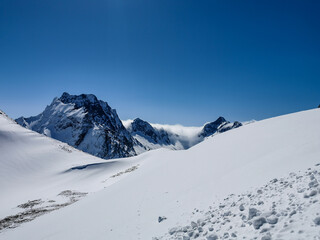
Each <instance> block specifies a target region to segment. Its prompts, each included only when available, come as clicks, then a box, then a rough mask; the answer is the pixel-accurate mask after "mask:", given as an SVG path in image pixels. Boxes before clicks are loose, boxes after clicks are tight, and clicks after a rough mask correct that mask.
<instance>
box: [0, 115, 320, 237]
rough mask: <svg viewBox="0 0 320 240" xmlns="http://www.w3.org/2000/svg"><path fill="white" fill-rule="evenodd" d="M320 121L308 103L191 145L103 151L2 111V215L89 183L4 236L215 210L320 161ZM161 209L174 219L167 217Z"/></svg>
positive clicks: (141, 233)
mask: <svg viewBox="0 0 320 240" xmlns="http://www.w3.org/2000/svg"><path fill="white" fill-rule="evenodd" d="M319 122H320V110H319V109H314V110H309V111H303V112H298V113H294V114H289V115H284V116H280V117H276V118H271V119H267V120H263V121H257V122H254V123H252V124H248V125H245V126H242V127H240V128H236V129H233V130H232V131H228V132H225V133H223V134H218V135H216V136H215V137H213V138H208V139H207V140H206V141H204V142H202V143H200V144H198V145H196V146H194V147H192V148H190V149H188V150H185V151H168V150H166V149H158V150H154V151H150V152H146V153H143V154H141V155H139V156H136V157H131V158H125V159H118V160H117V159H116V160H112V161H105V160H100V159H99V158H95V157H93V156H90V155H88V154H85V153H82V152H80V151H77V150H75V149H73V148H71V147H69V146H68V145H66V144H63V143H61V142H58V141H55V140H52V139H50V138H47V137H44V136H42V135H39V134H37V133H34V132H32V131H29V130H27V129H24V128H22V127H20V126H18V125H17V124H15V123H14V122H12V121H10V120H8V119H7V118H6V117H5V116H4V115H0V156H1V157H0V190H1V193H2V197H1V198H0V203H1V208H0V214H1V218H4V217H5V216H9V215H13V214H16V213H17V212H19V211H20V210H19V209H18V208H17V207H16V206H17V205H18V204H22V203H25V202H26V201H27V200H35V199H39V198H40V199H42V200H44V201H46V200H48V199H50V200H57V201H58V200H59V199H58V198H59V197H58V196H57V195H58V194H59V193H60V192H61V191H63V190H75V191H81V192H89V194H88V195H87V196H86V197H84V198H82V199H81V200H80V201H78V202H75V203H73V204H72V205H69V206H66V207H64V208H61V209H59V210H57V211H53V212H50V213H48V214H45V215H42V216H40V217H38V218H36V219H35V220H33V221H31V222H27V223H23V224H21V225H20V226H18V227H17V228H14V229H5V230H3V231H2V232H0V239H6V240H10V239H15V240H18V239H35V240H36V239H47V240H49V239H59V240H60V239H77V240H79V239H117V240H122V239H126V240H127V239H152V237H158V236H166V234H167V232H168V229H170V228H172V227H175V226H178V225H180V226H185V225H188V224H190V220H195V221H196V220H197V219H198V218H199V217H202V216H203V212H201V211H199V212H196V213H192V212H194V209H203V210H207V209H208V208H209V206H211V205H212V204H213V203H215V202H221V201H222V202H223V198H225V197H226V196H228V195H229V194H241V193H243V192H246V191H249V190H252V189H256V188H257V187H259V186H262V185H264V184H266V183H268V182H269V181H270V180H271V179H273V178H279V177H283V176H286V175H288V174H289V173H290V172H298V171H300V170H302V171H304V170H306V169H307V168H309V167H311V166H314V165H315V164H317V163H319V162H320V147H319V146H320V124H319ZM87 164H91V165H89V166H87V167H81V166H83V165H87ZM77 166H80V167H78V169H74V170H72V169H71V168H74V167H77ZM279 194H280V193H279ZM306 214H315V213H314V211H309V212H306ZM159 216H164V217H166V220H164V221H162V222H160V223H159V222H158V217H159ZM297 221H299V219H298V220H297ZM300 221H303V220H300ZM319 228H320V226H319ZM305 231H308V228H305ZM318 232H319V230H318ZM165 239H166V238H165ZM212 239H214V238H212ZM281 239H299V237H296V238H295V237H292V236H290V237H289V236H287V235H285V234H283V235H282V236H281Z"/></svg>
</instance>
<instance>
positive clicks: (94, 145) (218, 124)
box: [16, 92, 242, 159]
mask: <svg viewBox="0 0 320 240" xmlns="http://www.w3.org/2000/svg"><path fill="white" fill-rule="evenodd" d="M16 122H17V123H18V124H20V125H21V126H23V127H26V128H28V129H31V130H34V131H36V132H38V133H41V134H44V135H46V136H49V137H52V138H54V139H57V140H60V141H63V142H66V143H68V144H69V145H71V146H73V147H76V148H78V149H80V150H82V151H85V152H87V153H90V154H92V155H95V156H98V157H101V158H104V159H112V158H122V157H130V156H135V155H137V154H140V153H143V152H145V151H149V150H154V149H158V148H162V147H164V148H169V149H172V150H183V149H188V148H190V147H192V146H194V145H196V144H198V143H200V142H201V141H203V140H205V139H206V138H207V137H209V136H212V135H215V134H218V133H222V132H225V131H229V130H231V129H233V128H237V127H240V126H242V124H241V123H239V122H234V123H230V122H229V121H227V120H226V119H224V118H223V117H219V118H218V119H217V120H216V121H214V122H209V123H207V124H205V125H204V126H203V127H199V128H195V129H194V130H195V131H193V132H192V134H190V133H188V134H185V133H183V131H182V132H181V133H180V132H176V131H172V130H170V129H169V128H165V127H164V125H162V126H160V125H159V124H158V125H157V124H152V123H148V122H147V121H144V120H142V119H140V118H136V119H135V120H132V122H128V121H127V122H126V121H121V120H120V118H119V116H118V114H117V112H116V110H115V109H112V108H111V107H110V106H109V105H108V103H107V102H105V101H102V100H99V99H98V98H97V97H96V96H95V95H94V94H80V95H70V94H69V93H67V92H64V93H63V94H62V95H61V97H55V98H54V99H53V101H52V103H51V104H50V105H48V106H47V107H46V108H45V110H44V111H43V112H42V113H40V114H38V115H36V116H31V117H28V118H25V117H20V118H18V119H16ZM185 129H187V128H185Z"/></svg>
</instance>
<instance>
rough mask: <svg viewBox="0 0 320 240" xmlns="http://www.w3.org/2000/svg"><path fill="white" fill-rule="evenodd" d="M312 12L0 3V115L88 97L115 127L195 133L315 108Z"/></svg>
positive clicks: (311, 5) (297, 6)
mask: <svg viewBox="0 0 320 240" xmlns="http://www.w3.org/2000/svg"><path fill="white" fill-rule="evenodd" d="M319 12H320V1H302V0H301V1H291V0H290V1H284V0H281V1H278V0H277V1H238V0H237V1H224V0H223V1H222V0H221V1H214V0H209V1H205V0H201V1H197V0H194V1H189V0H159V1H155V0H144V1H141V0H134V1H131V0H127V1H123V0H109V1H108V0H101V1H97V0H90V1H89V0H88V1H81V0H74V1H71V0H61V1H60V0H55V1H43V0H39V1H32V0H29V1H25V0H21V1H19V0H17V1H12V0H1V1H0V83H1V86H0V109H2V110H4V111H6V112H7V113H8V114H9V115H10V116H11V117H14V118H15V117H19V116H21V115H23V116H30V115H36V114H38V113H40V112H41V111H42V110H43V109H44V108H45V106H46V105H47V104H50V102H51V101H52V99H53V98H54V97H55V96H60V95H61V94H62V92H64V91H67V92H69V93H70V94H80V93H93V94H95V95H96V96H97V97H98V98H100V99H102V100H105V101H107V102H108V103H109V104H110V105H111V107H113V108H116V109H117V111H118V114H119V116H120V117H121V118H122V119H127V118H135V117H140V118H142V119H145V120H147V121H150V122H158V123H170V124H173V123H181V124H184V125H201V124H203V123H204V122H207V121H212V120H215V119H216V118H217V117H218V116H220V115H222V116H224V117H225V118H227V119H229V120H232V121H233V120H240V121H243V120H250V119H257V120H259V119H264V118H268V117H273V116H277V115H281V114H286V113H290V112H295V111H299V110H304V109H310V108H314V107H316V106H318V104H320V65H319V64H320V14H319Z"/></svg>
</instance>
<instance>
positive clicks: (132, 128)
mask: <svg viewBox="0 0 320 240" xmlns="http://www.w3.org/2000/svg"><path fill="white" fill-rule="evenodd" d="M122 122H123V124H124V126H125V127H126V129H127V130H128V131H129V132H130V133H131V135H132V137H133V138H135V139H136V140H137V142H139V143H141V144H142V145H143V146H144V148H143V149H141V147H140V146H135V150H136V152H139V153H140V152H143V151H145V150H152V149H157V148H161V147H164V148H169V149H175V150H182V149H188V148H190V147H192V146H194V145H196V144H198V143H200V142H202V141H203V140H205V139H206V138H207V137H209V136H212V135H215V134H219V133H223V132H226V131H229V130H231V129H234V128H238V127H241V126H242V123H240V122H234V123H230V122H229V121H227V120H226V119H224V118H223V117H219V118H218V119H217V120H216V121H214V122H210V123H206V124H205V125H204V126H203V127H184V126H181V125H161V124H150V123H148V122H146V121H144V120H141V119H140V118H136V119H134V120H125V121H122Z"/></svg>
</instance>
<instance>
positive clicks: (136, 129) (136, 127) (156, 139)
mask: <svg viewBox="0 0 320 240" xmlns="http://www.w3.org/2000/svg"><path fill="white" fill-rule="evenodd" d="M130 132H131V134H133V135H135V134H137V135H140V136H142V137H144V138H145V139H147V140H148V141H149V142H152V143H154V144H161V145H169V144H171V142H170V139H169V136H168V133H167V132H166V131H164V130H158V129H155V128H153V127H152V126H151V125H150V124H149V123H148V122H146V121H143V120H141V119H140V118H136V119H135V120H134V121H133V122H132V124H131V129H130Z"/></svg>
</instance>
